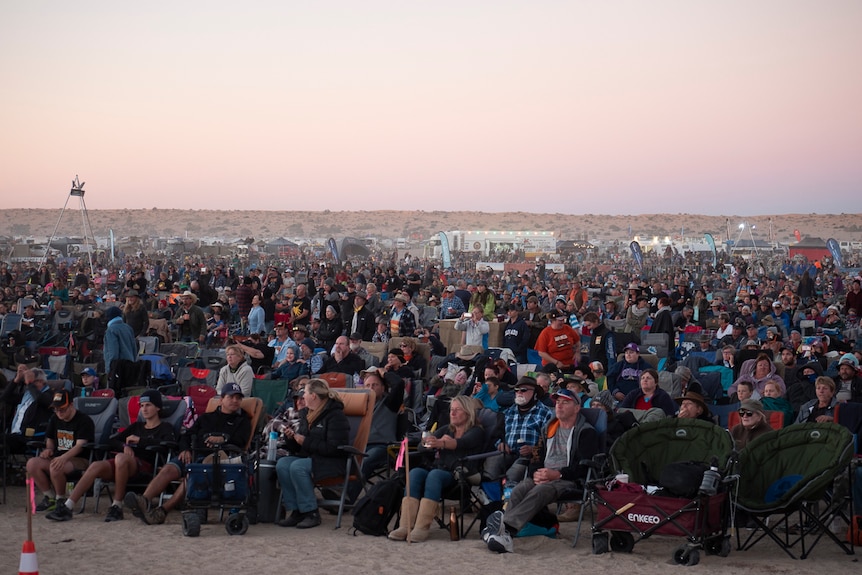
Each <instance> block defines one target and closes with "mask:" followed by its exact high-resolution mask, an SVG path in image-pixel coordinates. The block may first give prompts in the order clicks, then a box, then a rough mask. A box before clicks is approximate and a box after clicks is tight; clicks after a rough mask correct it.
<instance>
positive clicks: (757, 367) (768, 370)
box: [727, 353, 786, 397]
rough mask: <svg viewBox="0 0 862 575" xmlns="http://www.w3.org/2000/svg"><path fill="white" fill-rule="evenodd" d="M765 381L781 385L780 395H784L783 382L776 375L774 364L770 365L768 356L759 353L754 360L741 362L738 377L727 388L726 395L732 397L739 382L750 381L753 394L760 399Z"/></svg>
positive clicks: (770, 361)
mask: <svg viewBox="0 0 862 575" xmlns="http://www.w3.org/2000/svg"><path fill="white" fill-rule="evenodd" d="M767 380H771V381H777V382H779V384H780V385H781V394H782V395H784V393H785V392H786V388H785V387H784V380H783V379H781V376H780V375H778V374H777V373H776V368H775V364H774V363H772V360H771V359H770V358H769V356H768V355H767V354H765V353H761V354H758V356H757V357H756V358H755V359H754V360H746V361H745V362H743V364H742V367H741V368H740V370H739V377H738V378H737V379H736V381H735V382H733V385H731V386H730V388H728V390H727V394H728V395H729V396H733V394H734V393H736V387H737V385H739V382H740V381H750V382H751V383H752V384H753V387H754V392H756V394H757V396H756V397H760V396H762V395H763V384H764V383H766V381H767Z"/></svg>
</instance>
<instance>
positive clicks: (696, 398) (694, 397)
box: [674, 391, 709, 413]
mask: <svg viewBox="0 0 862 575" xmlns="http://www.w3.org/2000/svg"><path fill="white" fill-rule="evenodd" d="M686 399H687V400H689V401H693V402H695V403H696V404H698V405H699V406H700V407H701V408H702V409H703V412H704V413H709V406H708V405H707V404H706V401H705V400H704V399H703V396H702V395H701V394H699V393H695V392H693V391H687V392H686V393H685V395H683V396H681V397H677V398H675V399H674V401H676V402H677V403H678V404H680V405H682V402H683V401H685V400H686Z"/></svg>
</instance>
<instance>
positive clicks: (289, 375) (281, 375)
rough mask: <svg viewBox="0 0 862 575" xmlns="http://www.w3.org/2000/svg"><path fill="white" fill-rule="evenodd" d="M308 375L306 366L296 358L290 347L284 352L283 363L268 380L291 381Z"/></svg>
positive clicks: (271, 373)
mask: <svg viewBox="0 0 862 575" xmlns="http://www.w3.org/2000/svg"><path fill="white" fill-rule="evenodd" d="M303 375H308V364H307V363H304V362H301V361H299V360H298V358H297V357H296V350H295V349H293V348H292V347H289V348H287V350H286V351H285V352H284V362H283V363H282V364H281V365H279V367H278V368H277V369H275V370H273V371H272V372H270V374H269V379H286V380H288V381H293V380H294V379H296V378H297V377H301V376H303Z"/></svg>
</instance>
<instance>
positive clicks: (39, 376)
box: [0, 364, 54, 454]
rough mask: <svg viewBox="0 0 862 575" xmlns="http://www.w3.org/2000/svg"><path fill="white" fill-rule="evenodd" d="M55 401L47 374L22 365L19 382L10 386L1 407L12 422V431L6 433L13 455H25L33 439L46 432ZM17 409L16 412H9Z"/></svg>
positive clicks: (17, 371)
mask: <svg viewBox="0 0 862 575" xmlns="http://www.w3.org/2000/svg"><path fill="white" fill-rule="evenodd" d="M53 400H54V392H53V391H52V390H51V388H50V386H49V385H48V381H47V376H46V375H45V372H44V371H42V370H41V369H29V368H28V367H27V366H26V365H24V364H19V365H18V369H17V370H16V373H15V379H13V380H12V381H11V382H9V383H8V384H6V388H5V389H4V390H3V395H2V396H0V404H3V405H4V406H5V409H7V413H6V416H7V417H8V418H9V419H11V421H12V423H11V425H10V426H9V428H8V429H4V430H3V432H4V433H7V435H6V445H7V449H8V450H9V453H19V454H20V453H24V452H25V451H26V450H27V442H28V441H30V440H31V439H32V436H33V435H34V434H35V433H42V432H44V431H45V429H46V428H47V427H48V421H49V420H50V419H51V413H52V412H51V402H52V401H53ZM13 406H15V407H14V411H9V410H11V409H12V407H13ZM9 419H7V421H8V420H9Z"/></svg>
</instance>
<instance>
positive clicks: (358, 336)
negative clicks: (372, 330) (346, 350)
mask: <svg viewBox="0 0 862 575" xmlns="http://www.w3.org/2000/svg"><path fill="white" fill-rule="evenodd" d="M348 339H362V334H361V333H359V332H358V331H354V332H353V333H351V334H350V337H349V338H348Z"/></svg>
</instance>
